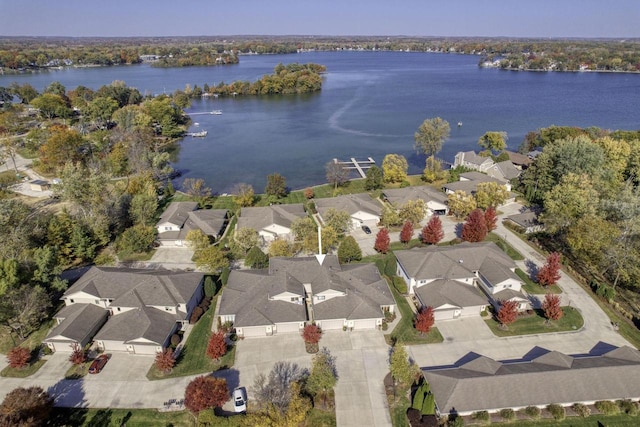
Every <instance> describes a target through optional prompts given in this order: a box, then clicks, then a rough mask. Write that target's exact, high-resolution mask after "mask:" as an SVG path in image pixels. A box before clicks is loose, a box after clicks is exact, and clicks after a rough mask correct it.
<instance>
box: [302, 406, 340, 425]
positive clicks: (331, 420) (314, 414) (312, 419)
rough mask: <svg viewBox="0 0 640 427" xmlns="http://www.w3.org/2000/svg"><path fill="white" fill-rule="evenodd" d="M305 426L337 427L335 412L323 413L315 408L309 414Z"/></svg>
mask: <svg viewBox="0 0 640 427" xmlns="http://www.w3.org/2000/svg"><path fill="white" fill-rule="evenodd" d="M304 425H305V426H308V427H336V413H335V410H329V411H323V410H321V409H316V408H313V409H311V411H309V413H308V414H307V417H306V419H305V420H304Z"/></svg>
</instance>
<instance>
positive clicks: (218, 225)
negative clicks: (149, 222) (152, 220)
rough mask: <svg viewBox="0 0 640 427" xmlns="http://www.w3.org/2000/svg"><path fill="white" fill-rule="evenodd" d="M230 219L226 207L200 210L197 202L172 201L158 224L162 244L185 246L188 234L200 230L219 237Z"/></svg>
mask: <svg viewBox="0 0 640 427" xmlns="http://www.w3.org/2000/svg"><path fill="white" fill-rule="evenodd" d="M228 221H229V211H227V210H226V209H201V210H198V204H197V203H196V202H172V203H170V204H169V206H168V207H167V209H166V210H165V211H164V212H163V213H162V215H161V216H160V220H159V221H158V223H157V224H156V229H157V230H158V242H160V245H161V246H185V245H186V243H187V242H186V238H187V234H188V233H189V231H191V230H200V231H202V232H203V233H204V234H205V235H207V236H209V238H210V239H212V240H216V239H219V238H220V237H221V236H222V234H223V233H224V229H225V227H226V226H227V223H228Z"/></svg>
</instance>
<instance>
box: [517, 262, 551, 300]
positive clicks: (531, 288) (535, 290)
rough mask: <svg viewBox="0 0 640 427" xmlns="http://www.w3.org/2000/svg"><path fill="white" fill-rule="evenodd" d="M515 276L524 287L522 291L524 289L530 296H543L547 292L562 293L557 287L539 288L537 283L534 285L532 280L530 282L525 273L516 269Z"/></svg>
mask: <svg viewBox="0 0 640 427" xmlns="http://www.w3.org/2000/svg"><path fill="white" fill-rule="evenodd" d="M516 274H517V275H518V277H520V278H521V279H522V281H523V282H524V286H523V287H522V289H524V290H525V291H527V292H528V293H530V294H534V295H541V294H542V295H545V294H547V293H549V292H550V293H552V294H561V293H562V289H560V287H559V286H549V287H547V288H545V287H542V286H540V285H539V284H538V283H536V282H534V281H533V280H531V278H530V277H529V275H528V274H527V273H525V272H524V271H522V270H520V269H519V268H516Z"/></svg>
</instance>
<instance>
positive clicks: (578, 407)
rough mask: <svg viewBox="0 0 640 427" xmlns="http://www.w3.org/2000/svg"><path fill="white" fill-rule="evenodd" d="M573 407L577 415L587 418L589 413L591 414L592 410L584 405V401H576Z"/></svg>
mask: <svg viewBox="0 0 640 427" xmlns="http://www.w3.org/2000/svg"><path fill="white" fill-rule="evenodd" d="M571 409H573V412H575V413H576V415H578V416H579V417H582V418H587V417H588V416H589V415H591V410H590V409H589V407H588V406H586V405H583V404H582V403H574V404H573V406H572V407H571Z"/></svg>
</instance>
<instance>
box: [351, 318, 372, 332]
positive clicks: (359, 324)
mask: <svg viewBox="0 0 640 427" xmlns="http://www.w3.org/2000/svg"><path fill="white" fill-rule="evenodd" d="M375 328H376V319H358V320H354V321H353V329H356V330H358V329H359V330H362V329H375Z"/></svg>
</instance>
